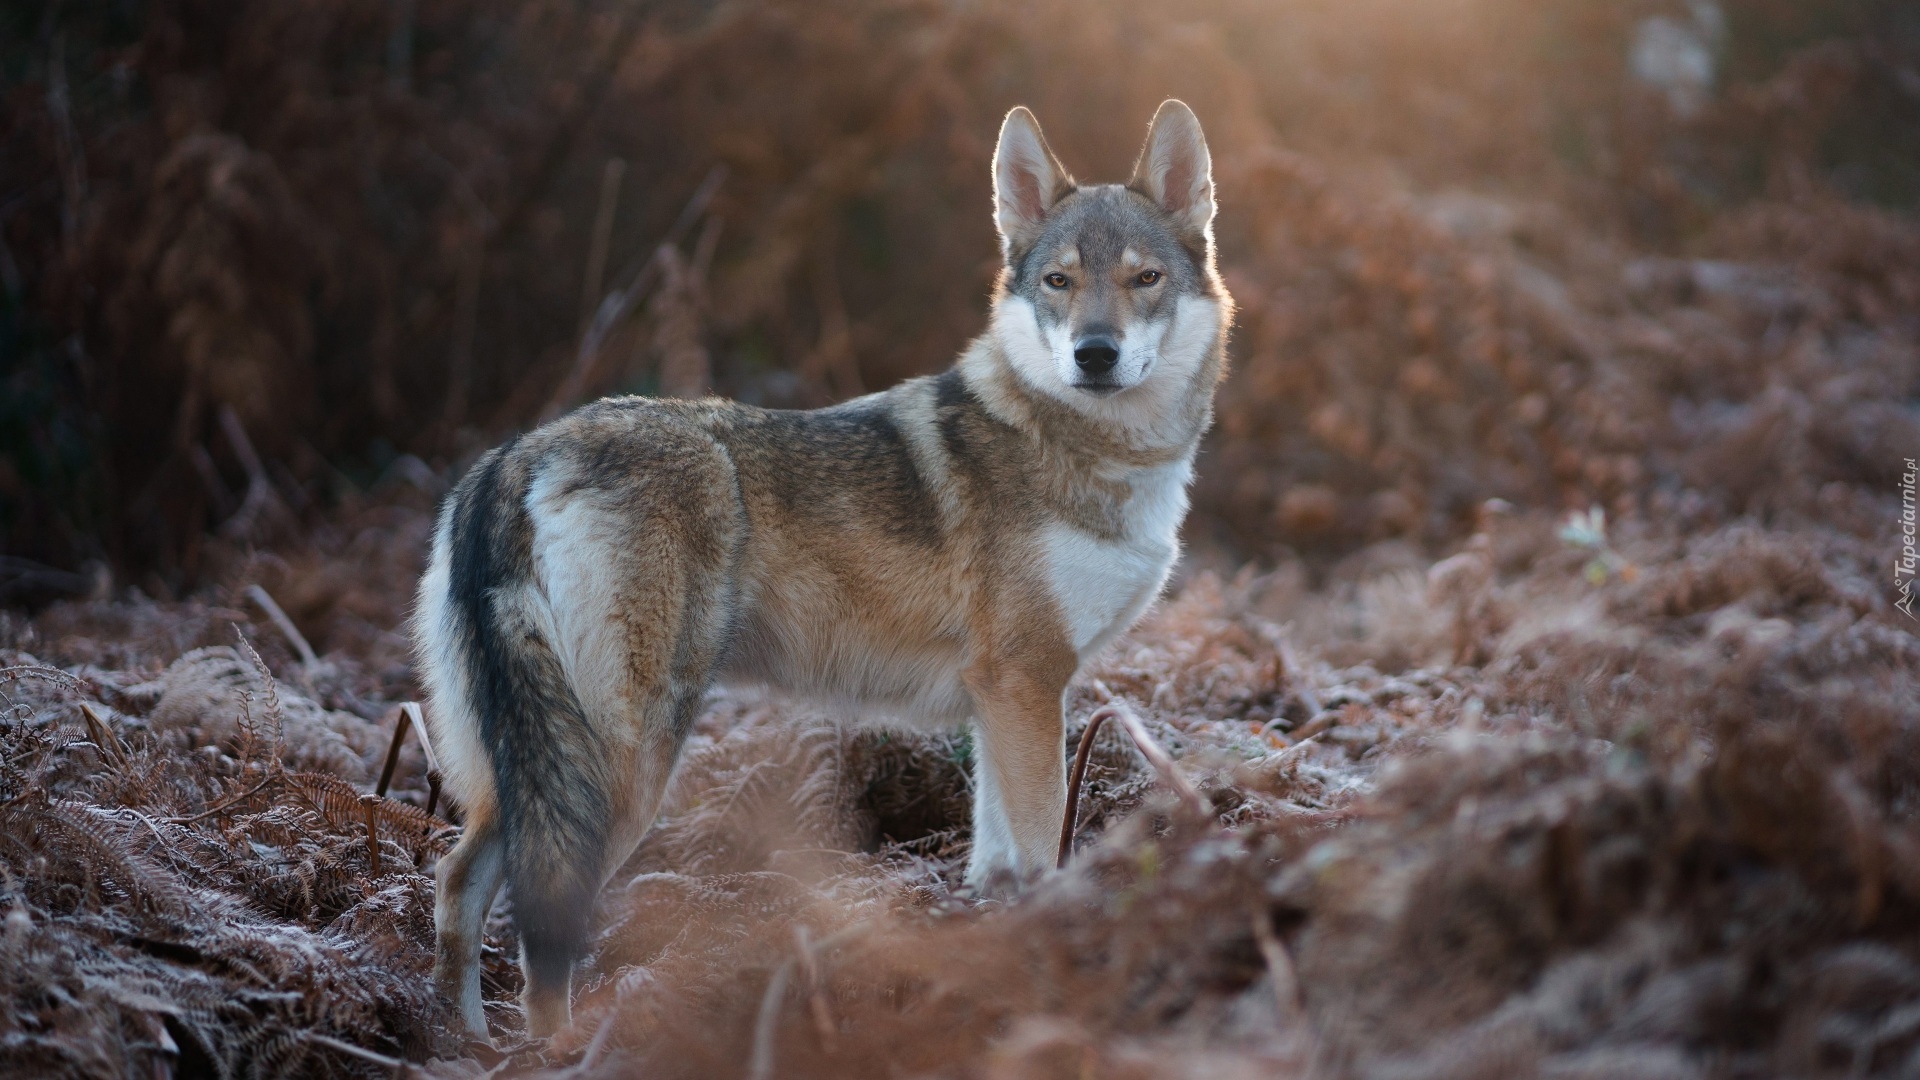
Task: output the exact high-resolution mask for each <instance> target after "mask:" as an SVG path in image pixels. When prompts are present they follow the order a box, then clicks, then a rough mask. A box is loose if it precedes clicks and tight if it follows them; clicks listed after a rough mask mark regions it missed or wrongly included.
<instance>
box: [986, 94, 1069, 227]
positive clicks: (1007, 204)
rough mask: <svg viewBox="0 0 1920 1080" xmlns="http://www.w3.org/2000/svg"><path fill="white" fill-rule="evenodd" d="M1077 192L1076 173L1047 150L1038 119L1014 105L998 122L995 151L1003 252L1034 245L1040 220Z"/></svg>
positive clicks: (996, 204)
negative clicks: (1062, 164)
mask: <svg viewBox="0 0 1920 1080" xmlns="http://www.w3.org/2000/svg"><path fill="white" fill-rule="evenodd" d="M1072 190H1073V177H1071V176H1069V175H1067V170H1065V169H1063V168H1061V167H1060V161H1059V159H1057V158H1055V157H1054V156H1053V151H1052V150H1049V149H1047V140H1046V137H1045V136H1043V135H1041V134H1040V122H1039V121H1038V120H1035V119H1034V118H1033V114H1032V113H1031V112H1028V111H1027V109H1026V106H1024V105H1016V106H1014V109H1013V111H1012V112H1010V113H1008V114H1007V118H1006V120H1005V121H1004V122H1002V123H1001V125H1000V145H999V146H997V147H995V148H994V151H993V199H994V223H995V224H996V225H998V226H999V227H1000V252H1001V254H1002V255H1006V256H1009V257H1011V255H1012V253H1013V252H1015V251H1018V250H1020V249H1022V248H1025V247H1027V246H1028V245H1030V244H1032V243H1033V241H1034V239H1035V238H1036V237H1038V236H1039V234H1040V223H1041V221H1042V220H1044V219H1045V218H1046V216H1047V211H1048V210H1051V209H1053V204H1054V203H1057V202H1059V201H1060V200H1061V199H1062V198H1064V197H1065V196H1066V195H1067V194H1068V193H1069V192H1071V191H1072Z"/></svg>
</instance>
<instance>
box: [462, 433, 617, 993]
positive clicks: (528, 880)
mask: <svg viewBox="0 0 1920 1080" xmlns="http://www.w3.org/2000/svg"><path fill="white" fill-rule="evenodd" d="M517 445H518V441H517V440H516V441H515V442H511V443H508V444H507V445H505V446H503V447H501V448H500V449H498V450H495V451H494V452H492V453H491V454H489V455H487V456H486V457H484V458H482V459H481V460H480V461H479V462H478V463H476V464H475V466H474V467H473V469H472V470H471V471H469V473H468V474H467V478H466V479H465V480H463V481H462V483H461V485H460V489H459V490H458V491H456V492H455V494H454V499H455V500H456V501H455V505H454V509H453V513H454V518H453V521H452V527H451V529H450V545H451V550H450V552H449V563H450V565H449V572H450V573H449V576H450V581H449V591H450V593H451V596H450V599H451V602H452V605H453V607H454V609H455V610H456V611H457V612H458V617H459V622H460V624H461V626H462V630H463V632H464V641H463V642H462V652H463V653H464V654H465V660H466V663H465V665H464V666H465V668H466V671H467V676H468V679H469V680H470V682H469V692H470V694H471V700H472V705H473V711H474V714H475V717H476V719H477V720H478V722H479V728H480V734H481V738H482V740H483V741H484V743H485V745H486V751H487V756H488V760H489V762H490V764H491V765H492V768H493V777H494V784H495V789H496V798H497V800H498V805H499V812H500V825H501V830H502V839H503V840H504V842H505V845H506V872H507V888H508V893H509V895H510V896H511V897H512V900H513V920H514V924H515V927H516V928H517V929H518V930H519V933H520V940H521V946H522V949H523V950H524V956H525V960H526V965H527V976H528V979H529V981H530V984H532V983H547V984H549V985H558V986H559V987H562V988H564V987H565V986H566V985H567V983H566V979H567V976H568V972H569V971H570V968H571V965H572V962H573V961H574V960H575V959H577V958H578V957H579V956H580V955H581V954H582V952H583V951H584V949H585V943H586V932H587V921H588V915H589V913H590V912H591V909H592V906H593V900H594V894H595V892H596V891H597V890H598V887H599V884H600V880H599V879H600V874H601V871H602V867H601V861H602V859H603V858H604V855H605V851H606V845H607V830H608V821H609V819H610V808H609V794H608V793H609V791H610V790H611V789H610V788H609V786H608V784H607V777H606V776H605V766H604V762H605V754H603V753H602V752H600V748H599V745H598V742H599V740H598V737H597V736H596V735H595V733H594V731H593V729H592V727H591V726H590V725H589V724H588V722H587V718H586V716H585V713H584V712H583V710H582V709H581V706H580V702H579V699H578V698H577V697H576V696H575V695H574V692H573V689H572V687H571V685H570V684H569V682H568V680H567V677H566V674H565V672H564V671H563V669H562V666H561V664H560V660H559V657H558V656H557V655H556V654H555V652H554V650H553V646H552V644H551V643H550V642H549V641H547V639H546V638H545V637H544V636H543V635H542V633H541V631H540V627H539V620H538V619H537V618H536V614H537V611H536V609H534V608H533V607H532V605H535V604H540V603H543V602H544V601H543V600H542V599H541V598H540V593H539V590H538V589H537V588H536V587H535V585H536V583H535V582H534V580H533V575H534V567H533V558H532V542H533V525H532V522H531V520H530V519H529V517H528V514H527V510H526V493H527V483H528V470H527V467H526V464H525V463H524V460H522V459H521V458H519V457H516V455H515V453H514V451H515V448H516V446H517ZM563 1000H564V998H563Z"/></svg>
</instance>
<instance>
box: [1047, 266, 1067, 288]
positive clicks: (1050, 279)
mask: <svg viewBox="0 0 1920 1080" xmlns="http://www.w3.org/2000/svg"><path fill="white" fill-rule="evenodd" d="M1046 280H1047V284H1049V285H1051V286H1053V287H1054V288H1056V289H1064V288H1066V287H1067V275H1065V274H1063V273H1061V272H1059V271H1058V270H1056V271H1054V272H1053V273H1051V274H1048V275H1047V279H1046Z"/></svg>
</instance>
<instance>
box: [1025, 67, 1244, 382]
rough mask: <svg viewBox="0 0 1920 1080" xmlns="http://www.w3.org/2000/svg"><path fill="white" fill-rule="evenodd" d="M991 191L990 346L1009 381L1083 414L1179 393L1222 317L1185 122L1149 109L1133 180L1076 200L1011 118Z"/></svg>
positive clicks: (1207, 208) (1195, 145)
mask: <svg viewBox="0 0 1920 1080" xmlns="http://www.w3.org/2000/svg"><path fill="white" fill-rule="evenodd" d="M993 180H994V197H995V205H996V213H995V221H996V223H997V224H998V225H999V228H1000V247H1001V251H1002V253H1003V254H1004V255H1005V257H1006V267H1005V269H1004V271H1003V273H1002V277H1001V289H1000V290H999V293H998V296H997V299H996V302H995V309H994V334H995V337H996V338H997V339H998V342H999V344H1000V347H1001V352H1002V354H1003V355H1004V356H1005V357H1006V359H1007V362H1008V363H1009V364H1010V365H1011V366H1012V367H1013V369H1014V372H1015V374H1016V375H1017V376H1018V377H1019V378H1020V380H1021V381H1022V382H1024V383H1026V384H1027V385H1028V386H1030V387H1031V388H1032V389H1034V390H1037V391H1039V392H1041V393H1044V394H1047V395H1048V396H1050V397H1054V398H1057V399H1060V400H1062V401H1065V402H1066V403H1067V404H1069V405H1072V406H1074V407H1076V408H1078V409H1080V410H1082V411H1087V412H1093V413H1107V412H1119V411H1130V410H1125V405H1124V404H1123V401H1127V399H1131V400H1130V402H1129V403H1130V404H1134V405H1146V404H1148V401H1147V400H1146V399H1161V400H1165V399H1166V398H1167V397H1168V396H1169V395H1170V394H1173V393H1178V392H1181V391H1184V390H1185V389H1186V388H1187V387H1188V386H1190V385H1191V384H1192V382H1193V380H1194V378H1195V377H1196V376H1197V375H1198V374H1199V373H1200V372H1201V371H1202V369H1203V368H1205V366H1206V361H1207V359H1208V357H1209V355H1210V354H1211V353H1213V352H1214V351H1215V350H1216V349H1217V348H1218V345H1219V338H1220V335H1221V333H1222V332H1223V324H1224V321H1225V311H1226V303H1227V300H1226V294H1225V290H1224V289H1222V288H1221V286H1220V281H1219V278H1218V277H1217V275H1216V274H1215V273H1214V268H1213V210H1214V206H1213V166H1212V158H1211V157H1210V156H1209V155H1208V153H1207V141H1206V137H1205V136H1204V135H1202V134H1201V132H1200V121H1199V120H1197V119H1195V117H1194V115H1193V110H1191V109H1189V108H1187V106H1186V105H1184V104H1182V103H1180V102H1178V101H1168V102H1166V103H1164V104H1162V105H1161V106H1160V110H1159V112H1157V113H1155V114H1154V117H1153V124H1152V126H1151V127H1150V128H1149V129H1148V131H1147V143H1146V147H1145V149H1143V150H1142V151H1141V152H1140V160H1139V164H1137V165H1136V166H1135V167H1134V172H1133V179H1131V180H1129V181H1128V182H1127V183H1125V184H1098V185H1087V186H1080V185H1077V184H1075V183H1074V181H1073V177H1071V176H1070V175H1068V174H1067V171H1066V170H1065V169H1064V168H1062V167H1061V165H1060V162H1059V160H1058V159H1057V158H1055V157H1054V156H1053V152H1052V151H1051V150H1049V149H1048V148H1047V142H1046V139H1045V138H1044V137H1043V136H1042V135H1041V134H1040V125H1039V123H1038V121H1036V120H1035V119H1034V117H1033V114H1032V113H1031V112H1028V111H1027V110H1026V109H1024V108H1016V109H1014V110H1013V111H1012V112H1010V113H1008V114H1007V119H1006V121H1005V123H1004V124H1003V125H1002V126H1001V128H1000V144H999V147H998V148H997V149H996V150H995V151H994V155H993Z"/></svg>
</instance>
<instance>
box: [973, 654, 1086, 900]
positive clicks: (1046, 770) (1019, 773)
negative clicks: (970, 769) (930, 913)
mask: <svg viewBox="0 0 1920 1080" xmlns="http://www.w3.org/2000/svg"><path fill="white" fill-rule="evenodd" d="M1050 652H1051V650H1050ZM1047 658H1048V659H1050V660H1051V661H1052V662H1050V663H1035V662H1034V660H1035V657H1033V656H1032V655H1031V654H1029V655H1027V656H1025V657H1021V658H1019V659H1017V660H1006V661H1002V662H999V663H985V664H977V665H975V666H974V667H972V668H970V669H969V670H968V672H967V686H968V689H969V690H971V691H972V693H973V700H974V716H975V721H974V731H975V737H974V789H973V790H974V803H973V856H972V858H971V859H969V860H968V862H967V884H968V885H970V886H972V887H974V888H975V889H978V890H982V891H986V892H996V891H998V892H1013V891H1016V890H1018V889H1019V887H1020V886H1021V885H1022V884H1024V883H1025V882H1026V881H1027V879H1029V878H1031V877H1033V876H1035V875H1037V874H1038V873H1040V872H1041V871H1043V870H1047V869H1050V868H1052V866H1053V861H1054V856H1055V854H1056V849H1057V847H1058V845H1059V842H1060V818H1061V815H1063V814H1065V813H1066V808H1067V768H1066V745H1065V724H1064V722H1063V721H1062V718H1061V697H1062V695H1063V694H1064V693H1065V692H1066V687H1067V680H1068V679H1070V678H1071V677H1072V675H1073V670H1074V665H1073V659H1072V653H1071V651H1070V650H1068V651H1067V652H1066V657H1065V658H1064V659H1065V662H1064V663H1063V662H1062V659H1063V658H1062V657H1060V656H1058V655H1053V656H1051V657H1047Z"/></svg>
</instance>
